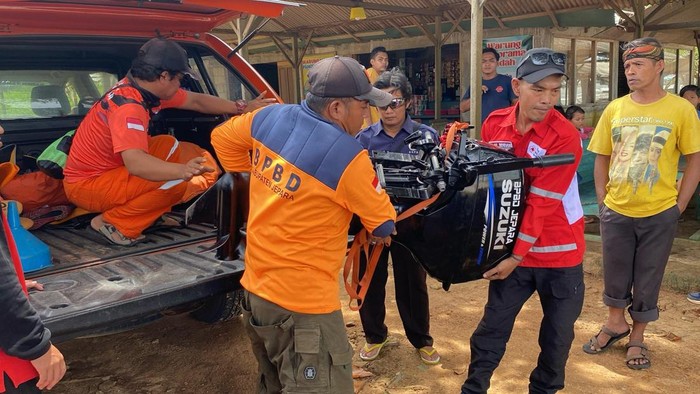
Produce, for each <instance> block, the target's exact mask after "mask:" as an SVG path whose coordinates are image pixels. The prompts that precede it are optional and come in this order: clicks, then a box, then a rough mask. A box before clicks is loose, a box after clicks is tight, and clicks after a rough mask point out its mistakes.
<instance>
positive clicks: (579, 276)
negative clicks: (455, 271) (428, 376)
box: [462, 48, 585, 394]
mask: <svg viewBox="0 0 700 394" xmlns="http://www.w3.org/2000/svg"><path fill="white" fill-rule="evenodd" d="M565 61H566V56H565V55H564V54H561V53H556V52H553V51H552V50H550V49H547V48H535V49H531V50H529V51H528V52H527V53H526V54H525V55H524V56H523V58H522V60H521V61H520V62H519V64H518V66H517V69H516V78H515V79H513V81H512V85H513V90H514V91H515V92H516V93H517V95H518V96H519V98H520V99H519V101H518V103H517V104H516V105H515V106H513V107H509V108H504V109H500V110H496V111H494V112H492V113H491V116H489V118H488V119H487V120H486V122H485V123H484V125H483V127H482V130H481V135H482V139H483V140H484V141H486V142H489V143H492V144H494V145H497V146H500V147H501V148H503V149H506V150H509V151H511V152H513V153H514V154H515V155H516V156H518V157H528V158H533V157H540V156H544V155H554V154H560V153H573V154H574V155H575V162H574V163H573V164H569V165H566V166H560V167H549V168H529V169H526V170H525V184H526V185H527V187H528V188H529V189H528V190H527V191H526V199H525V207H524V212H523V220H522V224H521V226H520V230H519V233H518V238H517V241H516V243H515V247H514V249H513V254H512V255H511V256H510V257H508V258H507V259H505V260H503V261H502V262H501V263H499V264H498V265H497V266H496V267H494V268H493V269H491V270H489V271H487V272H485V273H484V278H485V279H487V280H490V281H491V283H490V284H489V295H488V301H487V304H486V307H485V308H484V316H483V317H482V319H481V322H480V323H479V326H478V327H477V329H476V330H475V331H474V333H473V334H472V337H471V340H470V342H471V362H470V364H469V374H468V377H467V380H466V381H465V382H464V385H463V386H462V393H463V394H466V393H485V392H486V391H487V390H488V388H489V386H490V380H491V375H492V374H493V371H494V370H495V369H496V367H498V364H499V363H500V361H501V358H502V357H503V354H504V353H505V350H506V343H507V342H508V339H509V338H510V335H511V332H512V331H513V324H514V322H515V318H516V317H517V315H518V313H519V312H520V309H521V308H522V306H523V304H524V303H525V302H526V301H527V300H528V299H529V298H530V296H532V294H533V293H534V292H535V291H537V293H538V295H539V297H540V300H541V301H540V302H541V304H542V311H543V313H544V317H543V318H542V324H541V326H540V335H539V345H540V349H541V351H540V355H539V358H538V360H537V367H536V368H535V369H534V370H533V371H532V373H531V374H530V385H529V392H530V393H554V392H556V391H557V390H561V389H563V388H564V370H565V367H566V360H567V358H568V355H569V349H570V347H571V342H572V341H573V339H574V322H575V321H576V319H577V318H578V316H579V314H580V313H581V307H582V306H583V293H584V285H583V269H582V266H581V263H582V261H583V253H584V251H585V242H584V238H583V229H584V223H583V209H582V207H581V202H580V199H579V196H578V184H577V180H576V168H577V167H578V163H579V161H580V160H581V154H582V148H581V139H580V138H579V136H578V132H577V131H576V129H575V128H574V127H573V126H572V125H571V123H570V122H569V121H568V120H566V118H565V117H564V116H562V115H561V114H560V113H559V112H557V111H556V110H554V109H553V107H554V104H556V103H557V102H558V101H559V91H560V88H561V80H562V77H564V76H565V74H564V70H565ZM517 391H523V390H517Z"/></svg>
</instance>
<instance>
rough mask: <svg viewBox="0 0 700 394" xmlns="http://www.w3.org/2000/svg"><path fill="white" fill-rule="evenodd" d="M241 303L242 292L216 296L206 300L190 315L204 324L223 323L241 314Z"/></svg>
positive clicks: (237, 291) (236, 291)
mask: <svg viewBox="0 0 700 394" xmlns="http://www.w3.org/2000/svg"><path fill="white" fill-rule="evenodd" d="M242 302H243V290H235V291H231V292H228V293H223V294H217V295H215V296H212V297H210V298H209V299H208V300H206V301H205V302H204V304H203V305H202V306H201V307H199V308H198V309H197V310H195V311H193V312H192V313H191V314H192V317H194V318H195V320H198V321H201V322H204V323H211V324H213V323H219V322H224V321H227V320H231V319H232V318H234V317H236V316H240V315H241V313H243V308H242V306H241V303H242Z"/></svg>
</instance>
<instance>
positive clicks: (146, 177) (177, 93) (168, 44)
mask: <svg viewBox="0 0 700 394" xmlns="http://www.w3.org/2000/svg"><path fill="white" fill-rule="evenodd" d="M185 76H191V77H194V74H193V71H192V69H190V67H189V65H188V60H187V52H186V51H185V49H184V48H182V47H181V46H180V45H179V44H178V43H176V42H175V41H172V40H168V39H164V38H154V39H151V40H150V41H148V42H147V43H146V44H144V45H143V46H142V47H141V49H140V50H139V54H138V56H137V57H136V59H134V61H133V62H132V65H131V70H130V71H129V73H128V74H127V76H126V78H124V79H122V80H121V81H119V82H118V83H117V85H116V86H115V87H113V88H112V89H111V90H110V91H109V92H108V94H107V95H105V97H103V98H102V99H101V100H100V102H98V103H97V104H95V105H94V106H93V107H92V108H91V109H90V111H89V112H88V113H87V115H85V118H84V119H83V121H82V122H81V123H80V126H79V127H78V129H77V130H76V132H75V135H74V137H73V144H72V146H71V149H70V153H69V154H68V159H67V161H66V167H65V169H64V171H63V174H64V176H65V179H64V181H63V185H64V188H65V191H66V195H67V196H68V199H69V200H70V201H71V202H72V203H73V204H75V205H76V206H78V207H80V208H83V209H85V210H88V211H91V212H100V214H99V215H98V216H96V217H95V218H93V219H92V222H91V223H90V224H91V227H92V228H93V229H94V230H95V231H98V232H99V233H100V234H102V235H103V236H104V237H105V238H106V239H107V240H108V241H110V242H112V243H114V244H117V245H123V246H130V245H133V244H134V243H136V242H138V241H139V240H140V239H142V238H143V236H142V234H141V233H142V231H143V230H144V229H146V228H147V227H149V226H150V225H152V224H153V223H154V222H156V221H157V220H158V219H159V218H161V216H162V215H163V214H164V213H166V212H168V211H170V209H171V208H172V206H173V205H175V204H177V203H179V202H181V201H182V197H183V196H184V195H185V194H186V193H187V191H188V181H189V180H191V179H192V178H193V177H195V176H199V175H201V174H203V173H207V172H212V171H214V165H213V164H209V163H207V162H206V160H205V158H204V157H202V156H200V157H195V158H193V159H190V160H188V161H186V160H181V159H180V156H181V155H182V153H181V152H182V149H181V147H180V146H179V142H178V141H177V140H176V139H175V138H174V137H172V136H168V135H159V136H155V137H150V136H149V135H148V124H149V121H150V119H151V115H152V114H155V113H157V112H158V111H160V110H161V109H165V108H181V109H188V110H193V111H197V112H201V113H206V114H240V113H242V112H245V111H252V110H254V109H256V108H260V107H262V106H265V105H267V104H269V103H271V102H274V101H275V99H263V98H262V96H263V94H265V92H263V94H261V95H260V96H259V97H258V98H256V99H255V100H251V101H250V102H248V103H247V106H242V105H239V103H237V102H234V101H229V100H225V99H222V98H219V97H216V96H211V95H208V94H202V93H195V92H188V91H185V90H184V89H182V88H181V87H180V82H181V81H182V79H183V78H184V77H185Z"/></svg>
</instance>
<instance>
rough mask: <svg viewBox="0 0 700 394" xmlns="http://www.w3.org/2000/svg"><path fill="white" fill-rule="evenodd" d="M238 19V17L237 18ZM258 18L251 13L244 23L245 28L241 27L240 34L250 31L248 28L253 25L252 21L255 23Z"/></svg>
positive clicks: (246, 33)
mask: <svg viewBox="0 0 700 394" xmlns="http://www.w3.org/2000/svg"><path fill="white" fill-rule="evenodd" d="M239 20H240V19H239ZM257 20H258V17H257V16H255V15H251V16H249V17H248V21H247V22H246V24H245V28H244V29H243V34H241V36H243V37H245V36H247V35H248V33H250V30H251V29H252V27H253V23H255V22H256V21H257Z"/></svg>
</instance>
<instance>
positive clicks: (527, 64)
mask: <svg viewBox="0 0 700 394" xmlns="http://www.w3.org/2000/svg"><path fill="white" fill-rule="evenodd" d="M533 55H535V56H537V55H540V56H546V57H547V60H546V63H545V64H542V65H537V64H535V63H534V62H533V61H532V58H531V57H532V56H533ZM552 55H555V56H556V55H560V56H561V57H562V59H566V57H565V56H564V55H563V54H561V53H558V52H554V51H553V50H551V49H549V48H532V49H530V50H529V51H527V52H525V54H524V55H523V57H522V58H520V61H519V62H518V65H517V67H516V69H515V77H516V78H518V79H524V80H525V81H526V82H529V83H537V82H539V81H541V80H543V79H545V78H547V77H548V76H550V75H555V74H559V75H563V76H566V70H565V68H564V67H565V65H564V64H556V63H554V61H553V59H552V57H551V56H552Z"/></svg>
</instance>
